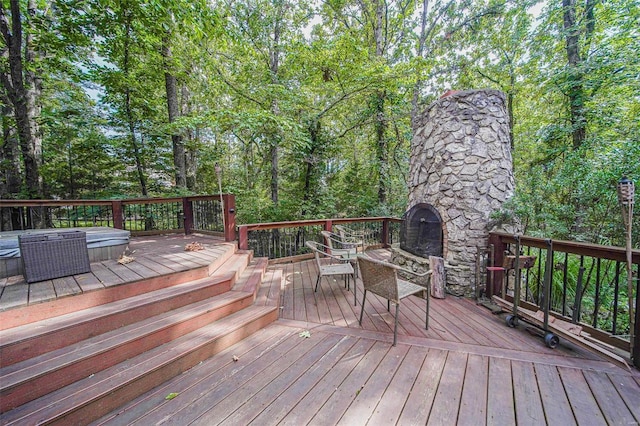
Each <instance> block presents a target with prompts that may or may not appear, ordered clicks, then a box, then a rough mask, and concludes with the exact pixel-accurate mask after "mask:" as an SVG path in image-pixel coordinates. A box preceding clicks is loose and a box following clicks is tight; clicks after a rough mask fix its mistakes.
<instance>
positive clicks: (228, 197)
mask: <svg viewBox="0 0 640 426" xmlns="http://www.w3.org/2000/svg"><path fill="white" fill-rule="evenodd" d="M220 198H221V197H220V196H219V195H200V196H191V197H175V198H135V199H121V200H0V219H1V222H0V223H1V225H2V229H1V230H2V231H16V230H25V229H37V228H72V227H73V228H78V227H79V228H81V227H88V226H109V227H113V228H118V229H126V230H129V231H131V234H132V235H143V234H158V233H167V232H184V233H186V234H190V233H191V232H194V231H199V232H213V233H219V234H223V235H224V237H225V240H226V241H235V239H236V235H235V226H236V223H235V196H234V195H233V194H223V195H222V201H221V199H220ZM222 205H224V209H222Z"/></svg>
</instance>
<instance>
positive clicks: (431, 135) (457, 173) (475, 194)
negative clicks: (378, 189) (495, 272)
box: [408, 90, 514, 296]
mask: <svg viewBox="0 0 640 426" xmlns="http://www.w3.org/2000/svg"><path fill="white" fill-rule="evenodd" d="M413 130H414V137H413V140H412V146H411V159H410V174H409V190H410V192H409V206H408V208H411V207H413V206H414V205H416V204H418V203H429V204H431V205H432V206H434V207H435V208H436V209H437V210H438V212H439V213H440V215H441V217H442V220H443V227H444V228H445V229H444V232H445V236H446V237H445V244H444V248H445V250H444V255H443V256H444V258H445V263H446V266H447V268H446V269H447V288H448V290H450V291H452V292H454V293H459V294H465V295H468V296H470V295H472V294H473V293H474V282H475V274H476V271H475V269H476V266H475V265H476V255H477V253H478V248H479V247H486V246H487V242H488V237H489V232H490V231H491V230H492V227H493V225H492V224H493V223H494V222H493V221H492V219H491V214H492V213H493V212H495V211H498V210H500V208H501V207H502V204H503V203H504V202H505V201H506V200H508V199H509V198H510V197H511V196H512V195H513V191H514V177H513V162H512V157H511V141H510V136H509V134H510V133H509V117H508V114H507V110H506V102H505V95H504V94H503V93H502V92H499V91H496V90H467V91H460V92H453V94H451V95H449V96H446V97H443V98H441V99H439V100H438V101H436V102H434V103H433V104H432V105H431V106H429V107H428V108H427V109H426V110H425V111H424V113H423V114H422V115H421V116H420V117H419V118H418V119H417V120H416V121H415V123H414V129H413Z"/></svg>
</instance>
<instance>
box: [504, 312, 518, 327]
mask: <svg viewBox="0 0 640 426" xmlns="http://www.w3.org/2000/svg"><path fill="white" fill-rule="evenodd" d="M505 320H506V322H507V326H509V327H511V328H514V327H515V326H516V324H517V321H518V319H517V317H516V316H515V315H507V318H505Z"/></svg>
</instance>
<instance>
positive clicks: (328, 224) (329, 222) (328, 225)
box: [324, 220, 333, 232]
mask: <svg viewBox="0 0 640 426" xmlns="http://www.w3.org/2000/svg"><path fill="white" fill-rule="evenodd" d="M324 230H325V231H328V232H333V221H332V220H325V221H324Z"/></svg>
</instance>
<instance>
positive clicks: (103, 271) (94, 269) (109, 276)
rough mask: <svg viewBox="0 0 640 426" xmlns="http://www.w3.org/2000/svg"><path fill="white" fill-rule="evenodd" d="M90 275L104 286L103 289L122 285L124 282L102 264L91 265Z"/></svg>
mask: <svg viewBox="0 0 640 426" xmlns="http://www.w3.org/2000/svg"><path fill="white" fill-rule="evenodd" d="M91 273H92V274H93V275H95V276H96V278H97V279H98V280H99V281H100V282H101V283H102V284H104V286H105V287H110V286H113V285H118V284H122V283H124V280H123V279H122V278H120V277H119V276H118V275H116V274H115V273H114V272H113V271H111V269H109V268H108V267H107V266H106V265H105V264H104V263H102V262H96V263H93V264H91Z"/></svg>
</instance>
